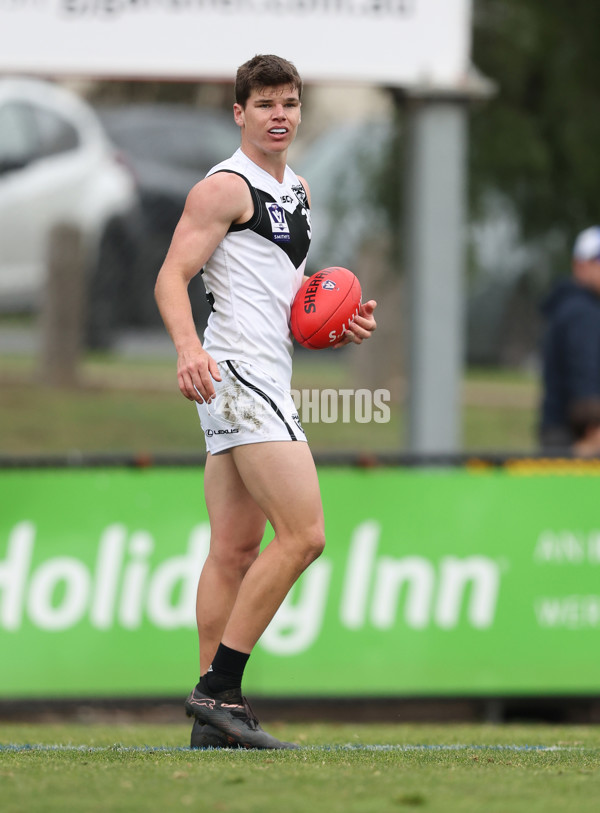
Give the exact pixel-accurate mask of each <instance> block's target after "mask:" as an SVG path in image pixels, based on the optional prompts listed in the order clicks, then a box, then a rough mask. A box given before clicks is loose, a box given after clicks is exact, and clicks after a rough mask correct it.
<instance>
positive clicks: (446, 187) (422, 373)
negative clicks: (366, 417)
mask: <svg viewBox="0 0 600 813" xmlns="http://www.w3.org/2000/svg"><path fill="white" fill-rule="evenodd" d="M404 110H405V113H406V116H405V120H406V147H405V158H406V171H405V190H404V226H405V230H406V231H405V247H406V270H407V278H408V286H409V289H408V290H409V295H408V305H409V314H408V318H409V350H408V359H409V361H408V375H409V382H408V384H409V396H408V447H409V450H410V451H412V452H418V453H424V452H429V453H430V452H456V451H458V450H459V449H460V448H461V445H462V436H461V409H460V401H461V386H462V377H463V367H464V359H463V357H464V339H463V321H464V320H463V310H464V293H463V289H464V284H463V270H464V254H465V251H464V234H465V190H466V179H465V178H466V169H465V157H466V142H467V104H466V100H462V99H456V98H454V99H435V98H427V99H425V98H414V97H413V98H407V97H404Z"/></svg>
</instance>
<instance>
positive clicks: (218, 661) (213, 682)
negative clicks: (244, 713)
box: [200, 644, 250, 695]
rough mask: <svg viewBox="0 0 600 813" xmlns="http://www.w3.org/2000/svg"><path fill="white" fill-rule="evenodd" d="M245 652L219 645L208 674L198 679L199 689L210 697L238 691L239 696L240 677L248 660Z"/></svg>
mask: <svg viewBox="0 0 600 813" xmlns="http://www.w3.org/2000/svg"><path fill="white" fill-rule="evenodd" d="M249 657H250V655H249V654H248V653H247V652H238V651H237V649H230V648H229V647H228V646H225V644H219V648H218V649H217V651H216V653H215V657H214V658H213V662H212V663H211V665H210V667H209V670H208V672H207V673H206V674H205V675H202V677H201V678H200V688H201V689H202V690H203V693H208V694H210V695H215V694H219V693H220V692H225V691H229V690H231V689H238V690H239V691H240V694H241V688H242V677H243V674H244V669H245V667H246V663H247V662H248V658H249Z"/></svg>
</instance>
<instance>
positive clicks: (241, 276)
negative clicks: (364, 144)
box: [202, 149, 311, 388]
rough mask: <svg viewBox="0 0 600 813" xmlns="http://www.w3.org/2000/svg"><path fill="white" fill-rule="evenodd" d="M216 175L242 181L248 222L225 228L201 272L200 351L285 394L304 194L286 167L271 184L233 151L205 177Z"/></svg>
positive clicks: (301, 259) (303, 239) (302, 255)
mask: <svg viewBox="0 0 600 813" xmlns="http://www.w3.org/2000/svg"><path fill="white" fill-rule="evenodd" d="M216 172H234V173H236V174H238V175H241V176H242V177H243V178H244V180H245V181H246V183H247V184H248V186H249V188H250V192H251V194H252V200H253V201H254V215H253V217H252V218H251V219H250V220H249V221H248V222H246V223H241V224H235V225H232V226H231V227H230V228H229V231H228V232H227V234H226V235H225V237H224V238H223V240H222V242H221V243H220V244H219V245H218V246H217V248H216V250H215V252H214V254H213V255H212V257H210V259H209V260H208V262H207V263H206V265H205V267H204V269H203V271H202V278H203V281H204V285H205V288H206V294H207V298H208V301H209V302H210V304H211V308H212V312H211V314H210V316H209V318H208V324H207V327H206V330H205V332H204V348H205V349H206V351H207V353H209V354H210V355H211V356H212V357H213V358H214V359H215V361H217V362H222V361H226V360H228V359H231V360H233V359H239V360H243V361H247V362H249V363H251V364H253V365H256V366H257V367H259V368H260V369H261V370H263V372H265V373H268V374H269V375H271V376H273V378H275V379H276V380H277V382H278V383H279V384H280V385H281V386H283V387H286V388H289V386H290V382H291V375H292V351H293V345H292V338H291V334H290V328H289V322H290V309H291V305H292V301H293V299H294V296H295V295H296V292H297V291H298V289H299V287H300V285H301V284H302V278H303V276H304V268H305V265H306V255H307V253H308V247H309V244H310V236H311V228H310V211H309V206H308V200H307V196H306V191H305V189H304V187H303V186H302V184H301V182H300V180H299V179H298V177H297V176H296V175H295V174H294V172H293V171H292V170H291V169H290V168H289V167H287V166H286V168H285V175H284V179H283V183H279V182H278V181H277V180H276V179H275V178H274V177H273V176H272V175H270V174H269V173H268V172H265V170H263V169H261V168H260V167H259V166H258V165H257V164H255V163H254V162H253V161H251V160H250V159H249V158H248V157H247V156H246V155H245V154H244V153H243V152H242V151H241V149H239V150H237V152H235V153H234V154H233V156H232V157H231V158H229V159H228V160H226V161H223V162H222V163H220V164H217V166H215V167H213V168H212V169H211V170H210V171H209V173H208V175H213V174H214V173H216Z"/></svg>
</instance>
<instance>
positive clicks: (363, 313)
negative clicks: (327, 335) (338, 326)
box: [298, 175, 377, 347]
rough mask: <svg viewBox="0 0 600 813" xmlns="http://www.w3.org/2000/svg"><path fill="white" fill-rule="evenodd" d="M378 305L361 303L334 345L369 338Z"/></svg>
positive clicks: (303, 183) (306, 186)
mask: <svg viewBox="0 0 600 813" xmlns="http://www.w3.org/2000/svg"><path fill="white" fill-rule="evenodd" d="M298 180H299V181H300V183H301V184H302V186H303V187H304V189H305V191H306V197H307V198H308V203H309V206H310V189H309V188H308V184H307V183H306V181H305V180H304V178H301V177H300V176H299V175H298ZM307 279H308V276H307V275H306V274H305V275H304V280H303V281H304V282H306V280H307ZM376 307H377V302H375V300H374V299H369V301H368V302H364V303H362V304H361V306H360V308H359V311H358V315H357V316H355V317H354V320H353V321H352V322H351V323H350V325H349V326H348V330H347V331H346V334H345V336H344V338H343V339H342V340H341V341H339V342H338V343H337V344H334V345H333V346H334V347H343V346H344V345H345V344H350V342H354V344H361V343H362V342H363V341H364V340H365V339H368V338H369V337H370V336H371V333H373V331H374V330H375V328H376V327H377V322H376V321H375V318H374V316H373V311H374V310H375V308H376Z"/></svg>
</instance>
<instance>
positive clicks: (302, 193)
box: [292, 183, 308, 208]
mask: <svg viewBox="0 0 600 813" xmlns="http://www.w3.org/2000/svg"><path fill="white" fill-rule="evenodd" d="M292 192H293V193H294V195H295V196H296V197H297V198H298V200H299V201H300V203H301V204H302V205H303V206H305V207H307V208H308V198H307V197H306V189H305V188H304V187H303V186H302V184H301V183H299V184H298V186H292Z"/></svg>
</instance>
